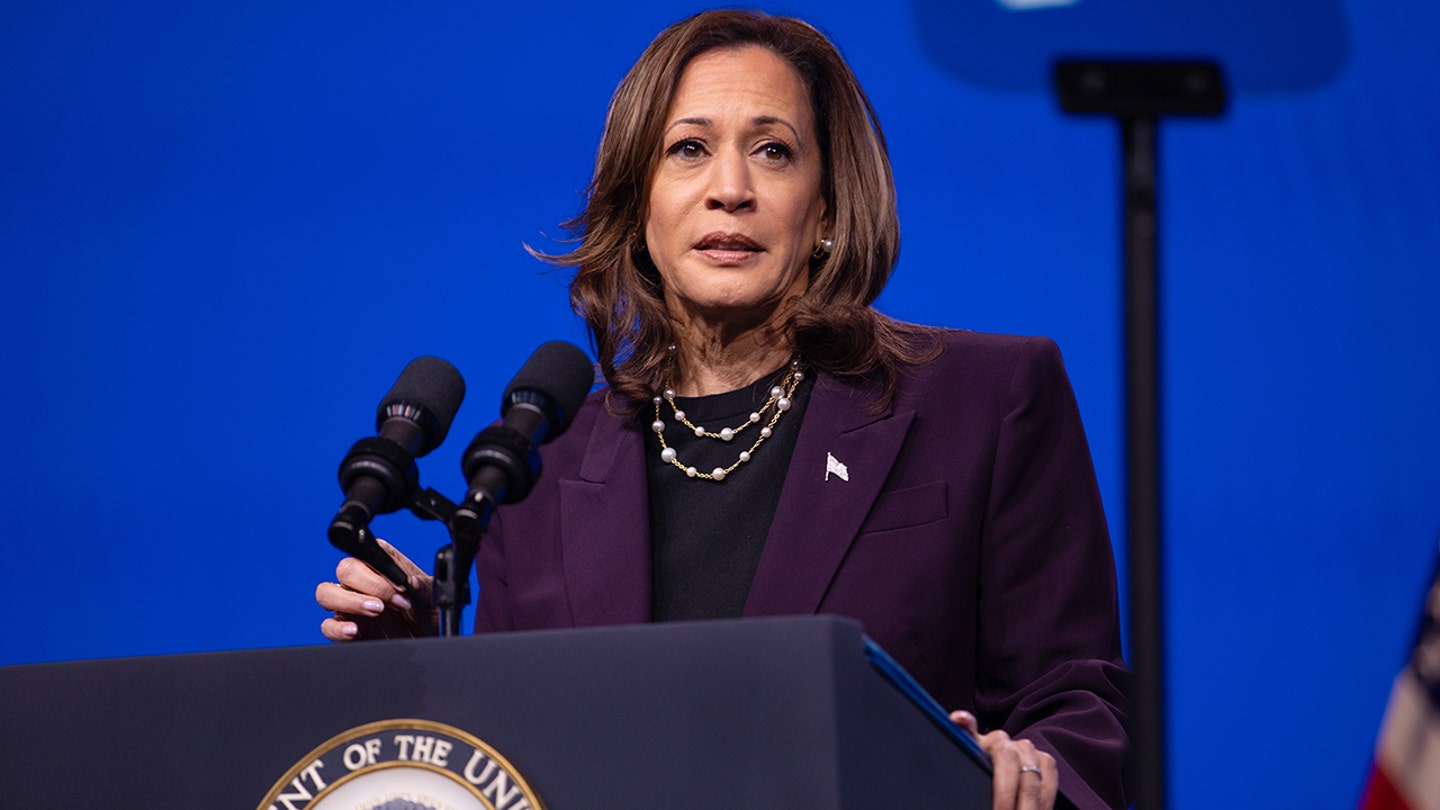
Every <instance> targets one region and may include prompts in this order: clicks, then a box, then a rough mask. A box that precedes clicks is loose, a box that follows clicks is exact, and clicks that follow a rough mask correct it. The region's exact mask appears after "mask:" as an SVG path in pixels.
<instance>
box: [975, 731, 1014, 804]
mask: <svg viewBox="0 0 1440 810" xmlns="http://www.w3.org/2000/svg"><path fill="white" fill-rule="evenodd" d="M979 742H980V747H981V748H983V749H985V753H987V754H989V755H990V763H991V765H992V766H993V768H994V777H993V782H992V785H991V787H992V791H993V793H994V801H993V802H992V805H991V806H992V807H993V808H994V810H1015V808H1016V802H1017V801H1018V799H1019V789H1020V775H1021V774H1020V755H1019V753H1018V752H1017V751H1016V750H1015V746H1014V745H1012V744H1011V743H1010V735H1009V734H1006V733H1005V732H1003V731H998V730H997V731H992V732H990V733H989V734H982V735H980V737H979Z"/></svg>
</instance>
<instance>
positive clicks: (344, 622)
mask: <svg viewBox="0 0 1440 810" xmlns="http://www.w3.org/2000/svg"><path fill="white" fill-rule="evenodd" d="M379 543H380V546H381V548H383V549H385V553H387V554H389V555H390V556H391V557H393V558H394V559H395V562H397V563H399V564H400V568H401V569H402V570H403V571H404V572H405V574H406V575H407V576H408V577H409V579H410V587H409V589H407V590H405V591H402V590H400V589H399V588H397V587H395V583H393V582H391V581H390V580H388V579H386V578H385V577H383V576H381V575H380V574H379V573H378V572H377V571H376V570H375V569H374V568H371V567H370V566H368V565H366V564H365V563H363V562H361V561H359V560H357V559H355V558H354V557H346V558H345V559H343V560H341V561H340V564H339V565H337V566H335V578H336V579H337V580H339V581H338V582H322V583H320V584H319V585H318V586H317V587H316V588H315V601H316V602H319V603H320V607H323V608H325V609H326V610H329V611H332V612H334V614H335V615H334V616H333V617H332V618H329V619H326V620H325V621H323V622H321V623H320V632H321V633H324V634H325V637H326V638H328V639H330V640H331V641H354V640H356V639H370V638H414V637H417V636H420V635H423V633H422V632H421V630H420V623H419V622H418V621H416V619H415V610H414V602H419V603H420V604H421V605H423V606H424V607H425V609H427V610H428V609H429V607H430V589H431V585H432V579H431V577H430V576H428V575H427V574H426V573H425V572H424V571H422V570H420V568H419V566H417V565H415V563H413V562H411V561H410V559H409V558H408V557H406V556H405V555H404V554H401V553H400V552H399V551H397V550H396V549H395V547H394V546H392V545H390V544H389V543H387V542H385V541H384V540H380V541H379Z"/></svg>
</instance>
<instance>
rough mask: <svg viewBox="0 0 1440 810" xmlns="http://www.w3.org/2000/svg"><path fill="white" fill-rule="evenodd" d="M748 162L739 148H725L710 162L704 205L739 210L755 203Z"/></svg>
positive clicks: (712, 207)
mask: <svg viewBox="0 0 1440 810" xmlns="http://www.w3.org/2000/svg"><path fill="white" fill-rule="evenodd" d="M751 179H752V178H751V176H750V163H749V161H748V160H746V158H745V155H744V154H743V153H742V152H740V151H739V150H726V151H725V152H723V153H721V154H720V155H717V156H716V159H715V160H712V161H711V162H710V173H709V178H708V180H709V188H708V189H707V190H706V195H705V207H706V208H709V209H711V210H717V209H722V210H725V211H740V210H742V209H745V208H752V207H754V205H755V189H754V188H753V186H752V183H751Z"/></svg>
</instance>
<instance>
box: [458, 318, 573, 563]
mask: <svg viewBox="0 0 1440 810" xmlns="http://www.w3.org/2000/svg"><path fill="white" fill-rule="evenodd" d="M594 384H595V367H594V366H593V365H591V363H590V358H589V357H587V356H586V354H585V352H584V351H582V350H581V349H580V348H579V347H578V346H576V345H574V344H572V343H566V342H564V341H561V340H555V341H551V342H549V343H545V344H543V345H541V346H540V348H538V349H536V350H535V353H534V354H532V355H530V359H529V360H526V361H525V365H524V366H522V367H521V368H520V371H519V372H518V373H516V375H515V379H513V380H511V381H510V385H509V386H507V387H506V388H505V394H504V396H502V397H501V400H500V417H501V421H499V422H496V423H495V424H493V425H491V426H490V427H487V428H485V429H484V430H482V431H480V433H479V434H478V435H476V436H475V440H474V441H472V442H470V446H469V447H467V448H466V449H465V455H464V456H463V457H462V459H461V462H460V468H461V470H462V471H463V472H464V474H465V480H466V481H467V482H468V483H469V485H470V491H469V492H468V493H467V494H466V495H465V500H464V502H463V503H461V504H460V505H459V508H458V509H457V510H456V512H455V519H454V521H453V523H452V524H451V526H452V529H454V530H455V531H456V533H457V534H461V535H464V536H466V537H469V538H473V539H474V540H477V541H478V539H479V536H480V533H481V532H483V531H484V529H485V524H486V523H488V522H489V520H490V513H491V512H492V511H494V508H495V506H496V505H498V504H501V503H515V502H516V501H519V500H521V499H522V498H524V497H525V496H526V495H528V494H530V489H531V487H533V486H534V484H535V478H536V477H537V476H538V475H539V474H540V454H539V452H538V451H537V450H536V447H537V446H538V445H541V444H544V443H545V442H548V441H550V440H552V439H554V438H555V437H557V436H559V435H560V434H562V433H564V432H565V430H566V428H568V427H570V423H571V422H572V421H573V420H574V419H575V412H576V411H578V410H580V405H581V404H582V403H583V402H584V401H585V397H586V395H587V394H589V393H590V388H591V387H592V386H593V385H594Z"/></svg>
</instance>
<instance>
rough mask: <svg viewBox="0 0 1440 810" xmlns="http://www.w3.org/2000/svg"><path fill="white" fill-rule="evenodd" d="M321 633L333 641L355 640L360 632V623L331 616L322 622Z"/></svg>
mask: <svg viewBox="0 0 1440 810" xmlns="http://www.w3.org/2000/svg"><path fill="white" fill-rule="evenodd" d="M320 633H321V634H322V635H324V636H325V638H328V639H330V640H331V641H336V642H340V641H354V640H355V637H356V636H357V635H359V633H360V627H359V625H357V624H355V623H354V622H347V621H342V620H340V619H337V618H334V617H331V618H329V619H326V620H325V621H323V622H321V623H320Z"/></svg>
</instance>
